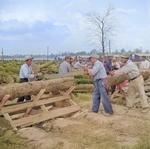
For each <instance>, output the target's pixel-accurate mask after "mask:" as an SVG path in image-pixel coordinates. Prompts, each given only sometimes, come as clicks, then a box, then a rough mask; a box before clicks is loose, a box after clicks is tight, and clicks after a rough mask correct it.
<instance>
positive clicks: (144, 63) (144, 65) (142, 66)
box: [140, 55, 149, 69]
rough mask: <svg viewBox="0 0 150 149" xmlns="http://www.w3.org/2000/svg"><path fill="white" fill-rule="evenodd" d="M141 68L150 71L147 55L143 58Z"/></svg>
mask: <svg viewBox="0 0 150 149" xmlns="http://www.w3.org/2000/svg"><path fill="white" fill-rule="evenodd" d="M140 68H147V69H149V61H148V60H146V56H145V55H143V56H142V62H141V66H140Z"/></svg>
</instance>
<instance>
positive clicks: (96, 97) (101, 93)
mask: <svg viewBox="0 0 150 149" xmlns="http://www.w3.org/2000/svg"><path fill="white" fill-rule="evenodd" d="M94 87H95V89H94V92H93V106H92V111H93V112H95V113H98V111H99V106H100V101H102V104H103V107H104V110H105V112H106V113H108V114H113V109H112V105H111V102H110V100H109V98H108V94H107V91H106V89H105V87H104V85H103V84H102V80H99V81H94Z"/></svg>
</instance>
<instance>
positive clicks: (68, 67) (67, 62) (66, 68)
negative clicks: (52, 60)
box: [59, 55, 72, 74]
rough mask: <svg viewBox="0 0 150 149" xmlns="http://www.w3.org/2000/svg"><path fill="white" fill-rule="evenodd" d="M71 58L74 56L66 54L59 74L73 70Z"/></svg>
mask: <svg viewBox="0 0 150 149" xmlns="http://www.w3.org/2000/svg"><path fill="white" fill-rule="evenodd" d="M71 59H72V57H71V56H70V55H66V56H65V61H64V62H63V63H61V64H60V66H59V74H65V73H68V72H71V65H70V64H71Z"/></svg>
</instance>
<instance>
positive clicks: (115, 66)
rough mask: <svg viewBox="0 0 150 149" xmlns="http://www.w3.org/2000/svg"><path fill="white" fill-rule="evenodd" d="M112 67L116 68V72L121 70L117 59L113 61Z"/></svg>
mask: <svg viewBox="0 0 150 149" xmlns="http://www.w3.org/2000/svg"><path fill="white" fill-rule="evenodd" d="M112 66H114V70H118V69H119V68H120V64H119V63H118V62H117V60H116V58H113V59H112Z"/></svg>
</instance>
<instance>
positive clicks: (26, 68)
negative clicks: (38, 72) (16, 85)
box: [17, 55, 35, 102]
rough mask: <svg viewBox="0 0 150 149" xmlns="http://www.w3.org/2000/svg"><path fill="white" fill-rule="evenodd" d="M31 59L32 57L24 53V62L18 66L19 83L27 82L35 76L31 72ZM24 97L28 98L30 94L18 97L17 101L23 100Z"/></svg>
mask: <svg viewBox="0 0 150 149" xmlns="http://www.w3.org/2000/svg"><path fill="white" fill-rule="evenodd" d="M32 59H33V57H31V56H29V55H26V56H25V64H23V65H22V66H21V68H20V73H19V77H20V83H24V82H28V80H29V79H32V78H35V75H34V74H33V71H32V67H31V64H32ZM24 99H26V100H30V99H31V96H29V95H28V96H25V97H24V96H23V97H20V98H18V101H17V102H21V101H24Z"/></svg>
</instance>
